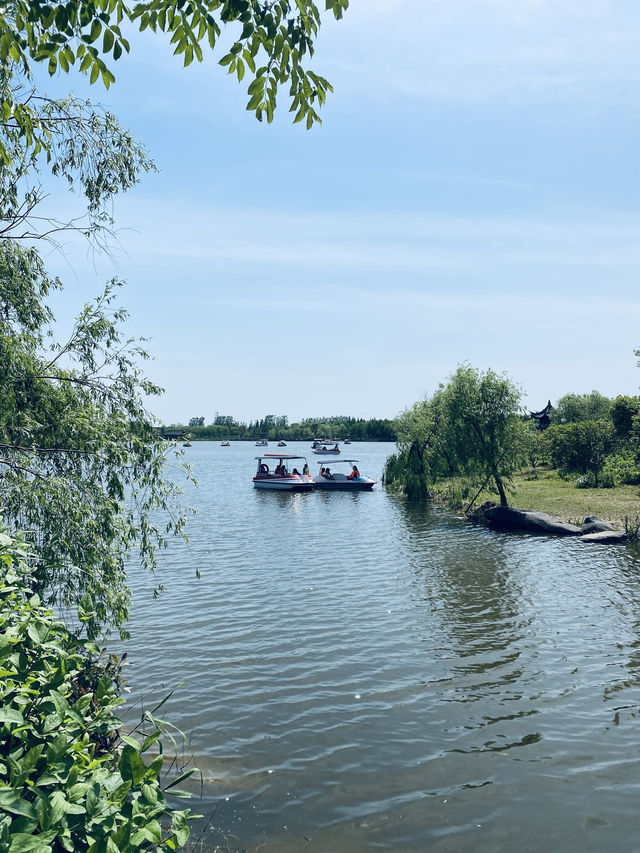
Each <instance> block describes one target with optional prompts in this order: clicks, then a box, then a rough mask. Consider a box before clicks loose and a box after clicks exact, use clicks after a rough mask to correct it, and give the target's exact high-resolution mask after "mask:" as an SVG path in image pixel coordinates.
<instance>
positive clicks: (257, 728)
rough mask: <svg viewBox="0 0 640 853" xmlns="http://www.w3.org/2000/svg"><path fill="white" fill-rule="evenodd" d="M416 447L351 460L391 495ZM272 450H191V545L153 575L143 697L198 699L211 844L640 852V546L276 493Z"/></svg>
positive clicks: (185, 710)
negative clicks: (388, 478)
mask: <svg viewBox="0 0 640 853" xmlns="http://www.w3.org/2000/svg"><path fill="white" fill-rule="evenodd" d="M393 449H394V447H393V445H391V444H386V443H364V444H360V443H357V444H353V445H351V447H350V448H346V447H344V448H343V457H344V456H352V457H353V458H356V459H358V460H359V468H360V471H361V472H362V473H363V474H365V475H368V476H372V477H374V478H375V479H378V480H379V477H380V473H381V470H382V466H383V464H384V460H385V459H386V457H387V455H388V454H389V453H391V452H393ZM347 450H348V451H349V452H347ZM269 451H270V452H277V448H275V446H273V443H272V446H271V447H270V448H269ZM259 452H260V451H259V449H258V448H256V447H254V446H253V443H249V442H234V443H232V446H231V447H229V448H222V447H220V446H219V444H218V443H214V442H201V443H194V444H193V446H192V447H190V448H188V449H187V450H186V451H185V455H186V458H187V460H188V461H189V462H191V463H192V465H193V469H194V473H195V476H196V478H197V479H198V481H199V484H200V486H199V488H198V489H193V488H188V489H187V490H186V494H185V501H186V502H187V503H190V504H192V505H193V506H194V507H196V508H197V511H198V514H197V515H196V516H194V517H193V518H192V519H191V520H190V522H189V536H190V543H189V544H188V545H185V544H184V543H179V542H174V543H172V544H171V546H170V547H169V549H168V550H167V551H166V552H164V553H163V554H161V555H160V567H159V570H158V572H157V573H156V575H155V576H150V575H148V574H144V573H143V572H141V571H140V570H138V569H137V568H135V567H134V566H132V567H130V583H131V586H132V589H133V593H134V601H133V608H132V619H131V623H130V631H131V635H132V638H131V640H130V641H129V643H128V644H127V650H128V658H129V660H130V662H131V663H132V664H133V665H132V666H131V667H130V668H129V669H128V670H127V673H126V674H127V677H128V678H129V682H130V685H131V687H132V693H131V698H132V700H134V699H135V700H138V702H141V701H143V702H144V704H145V706H151V705H152V704H153V701H154V699H159V698H161V697H162V696H164V695H165V694H166V693H167V692H168V691H169V690H172V689H174V688H177V689H176V691H175V693H174V694H173V696H172V697H171V699H170V700H169V701H168V702H167V703H166V704H165V705H164V706H163V708H162V712H161V716H163V717H164V718H165V719H168V720H170V721H171V722H172V723H174V724H175V725H176V726H177V727H178V728H179V729H181V730H182V731H184V732H185V733H186V734H187V735H188V736H189V739H190V747H191V750H192V752H193V755H194V756H195V760H196V763H197V765H198V767H199V768H200V770H201V771H202V774H203V777H204V787H203V793H204V799H200V798H199V797H197V798H195V799H194V800H193V801H192V803H191V804H190V805H191V807H192V808H193V810H195V811H197V812H200V813H202V814H204V815H205V816H206V818H207V819H208V818H209V817H211V815H212V814H213V819H212V822H211V826H210V828H209V829H208V830H206V832H205V834H204V835H203V836H202V842H203V845H204V849H206V850H212V849H219V850H230V851H235V850H246V851H261V853H275V851H278V853H290V851H291V852H292V851H308V853H329V851H331V853H359V851H370V850H386V851H423V850H426V849H428V850H429V851H435V853H440V852H441V851H442V853H444V851H447V853H450V851H465V853H466V851H469V853H471V851H473V853H478V852H479V851H491V852H492V853H497V851H505V853H507V851H508V853H512V851H514V850H517V851H518V853H524V851H536V853H539V851H562V853H573V851H575V853H584V851H617V853H620V851H636V850H639V849H640V748H639V745H640V719H639V716H638V714H639V710H640V558H639V554H638V552H637V551H636V550H634V549H631V548H627V547H625V546H619V545H617V546H594V545H585V544H583V543H580V542H577V541H574V540H572V539H551V538H544V537H534V536H527V535H522V536H517V535H503V534H497V533H494V532H491V531H488V530H486V529H484V528H482V527H478V526H474V525H472V524H470V523H468V522H467V521H465V520H464V519H463V518H460V517H458V516H456V515H455V514H453V513H451V512H448V511H445V510H444V509H443V508H441V507H438V506H430V505H412V504H409V503H407V502H406V501H405V500H403V499H401V498H398V497H396V496H394V495H390V494H388V493H387V492H385V490H384V488H383V487H382V486H381V485H380V483H378V484H377V485H376V486H375V487H374V490H373V492H370V493H354V494H332V493H327V492H324V493H322V492H314V493H310V494H280V493H270V492H260V491H257V490H255V489H254V488H253V487H252V483H251V478H252V476H253V473H254V471H255V466H256V463H255V456H256V455H258V453H259ZM286 452H291V453H295V452H301V453H305V454H307V455H308V459H309V463H310V465H312V474H315V473H316V472H317V468H316V466H315V465H313V464H312V463H313V460H314V458H315V457H313V455H312V454H311V451H310V449H309V443H308V442H307V443H293V442H292V443H290V444H289V446H288V447H287V448H286ZM197 569H198V570H199V571H200V573H201V578H200V580H198V579H196V576H195V573H196V570H197ZM158 582H162V583H164V584H165V585H166V592H164V593H163V594H162V595H161V596H160V597H159V598H158V599H156V600H154V599H153V597H152V595H151V591H152V589H153V586H154V584H156V583H158ZM178 685H180V686H178ZM199 834H200V831H199V829H198V828H197V827H196V828H195V829H194V833H193V836H194V839H197V838H198V836H199Z"/></svg>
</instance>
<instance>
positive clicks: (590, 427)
mask: <svg viewBox="0 0 640 853" xmlns="http://www.w3.org/2000/svg"><path fill="white" fill-rule="evenodd" d="M546 432H547V440H548V442H549V451H550V454H551V461H552V463H553V465H554V466H555V467H556V468H558V469H559V470H560V471H561V473H563V474H565V475H568V474H574V473H577V474H581V475H583V477H585V479H583V480H581V481H580V484H581V485H583V487H585V488H589V486H590V485H593V486H594V487H595V488H598V486H599V477H600V472H601V471H602V469H603V466H604V464H605V460H606V458H607V455H608V454H609V453H610V452H611V451H612V449H613V447H614V441H615V435H614V429H613V424H612V423H611V421H607V420H599V421H577V422H576V423H569V424H557V425H555V426H551V427H549V429H548V430H547V431H546ZM586 475H590V476H591V479H590V478H588V477H586Z"/></svg>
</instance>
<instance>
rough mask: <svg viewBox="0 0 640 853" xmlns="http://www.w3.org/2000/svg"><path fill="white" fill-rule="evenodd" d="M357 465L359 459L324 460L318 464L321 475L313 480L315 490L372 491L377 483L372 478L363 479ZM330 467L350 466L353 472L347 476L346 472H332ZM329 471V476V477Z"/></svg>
mask: <svg viewBox="0 0 640 853" xmlns="http://www.w3.org/2000/svg"><path fill="white" fill-rule="evenodd" d="M357 463H358V460H357V459H338V460H335V459H323V460H322V461H320V462H319V463H318V464H319V465H320V473H319V474H318V476H317V477H314V478H313V487H314V489H327V490H331V491H335V492H364V491H371V489H372V488H373V487H374V486H375V484H376V481H375V480H372V479H371V478H370V477H363V476H362V474H361V473H360V471H359V470H358V465H357ZM329 465H333V466H335V465H349V466H350V467H351V470H350V472H349V473H348V474H345V473H344V471H331V470H330V468H329V467H328V466H329ZM327 471H328V472H329V476H327ZM322 472H324V473H322Z"/></svg>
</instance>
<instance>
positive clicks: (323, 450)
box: [311, 438, 340, 456]
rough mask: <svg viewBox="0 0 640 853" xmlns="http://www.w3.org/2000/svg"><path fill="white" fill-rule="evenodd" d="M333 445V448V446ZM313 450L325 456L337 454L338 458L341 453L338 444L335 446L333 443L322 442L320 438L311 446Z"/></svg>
mask: <svg viewBox="0 0 640 853" xmlns="http://www.w3.org/2000/svg"><path fill="white" fill-rule="evenodd" d="M331 445H333V447H332V446H331ZM311 450H312V451H313V453H316V454H318V455H322V456H324V455H325V454H327V453H335V454H336V456H337V455H338V454H339V453H340V448H339V447H338V443H337V442H336V443H335V444H334V442H333V441H322V440H321V439H319V438H316V440H315V441H314V442H313V444H312V445H311Z"/></svg>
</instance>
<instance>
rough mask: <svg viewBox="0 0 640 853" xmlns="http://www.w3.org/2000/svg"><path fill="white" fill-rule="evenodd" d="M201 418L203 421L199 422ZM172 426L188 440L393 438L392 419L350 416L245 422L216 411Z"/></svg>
mask: <svg viewBox="0 0 640 853" xmlns="http://www.w3.org/2000/svg"><path fill="white" fill-rule="evenodd" d="M200 422H202V423H200ZM170 428H171V429H173V428H178V429H185V430H188V432H189V438H190V439H191V440H193V439H196V440H200V441H215V440H221V441H242V440H249V439H252V440H255V439H257V438H270V439H284V440H286V441H311V440H313V439H314V438H327V439H334V441H343V440H344V439H345V438H350V439H351V440H352V441H395V439H396V430H395V424H394V422H393V421H391V420H384V419H382V420H381V419H378V418H371V419H369V420H365V419H363V418H351V417H347V416H337V417H326V418H305V419H304V420H302V421H300V422H299V423H293V424H290V423H289V419H288V418H287V416H286V415H278V416H275V415H266V416H265V417H264V418H261V419H259V420H257V421H255V422H254V421H252V422H250V423H248V424H246V423H242V422H238V421H236V420H234V419H233V418H232V417H231V416H229V415H216V416H215V419H214V421H213V423H212V424H208V425H207V426H205V425H204V418H203V417H194V418H191V419H190V420H189V424H188V426H184V425H183V424H172V425H171V427H170Z"/></svg>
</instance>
